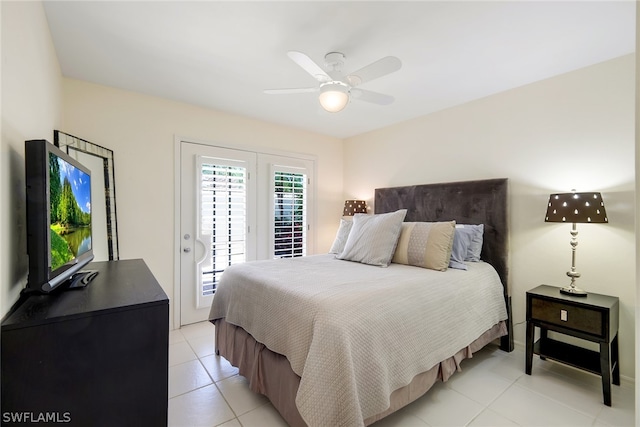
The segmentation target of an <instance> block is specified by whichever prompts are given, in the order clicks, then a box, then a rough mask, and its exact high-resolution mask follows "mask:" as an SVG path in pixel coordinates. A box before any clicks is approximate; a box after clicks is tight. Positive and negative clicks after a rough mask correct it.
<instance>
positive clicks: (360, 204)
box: [342, 200, 367, 216]
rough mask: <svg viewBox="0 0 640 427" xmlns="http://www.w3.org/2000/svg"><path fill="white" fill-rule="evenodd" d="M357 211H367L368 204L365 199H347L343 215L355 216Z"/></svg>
mask: <svg viewBox="0 0 640 427" xmlns="http://www.w3.org/2000/svg"><path fill="white" fill-rule="evenodd" d="M357 213H367V204H366V203H365V201H364V200H345V201H344V210H343V212H342V215H344V216H353V215H355V214H357Z"/></svg>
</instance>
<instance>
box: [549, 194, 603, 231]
mask: <svg viewBox="0 0 640 427" xmlns="http://www.w3.org/2000/svg"><path fill="white" fill-rule="evenodd" d="M544 221H545V222H568V223H588V222H595V223H605V222H609V219H608V218H607V212H606V211H605V209H604V201H603V200H602V196H601V195H600V193H575V192H574V193H560V194H552V195H550V196H549V204H548V205H547V214H546V216H545V218H544Z"/></svg>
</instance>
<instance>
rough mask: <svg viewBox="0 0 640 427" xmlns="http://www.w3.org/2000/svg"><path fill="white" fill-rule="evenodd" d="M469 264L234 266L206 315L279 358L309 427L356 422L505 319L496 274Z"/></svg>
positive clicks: (322, 261)
mask: <svg viewBox="0 0 640 427" xmlns="http://www.w3.org/2000/svg"><path fill="white" fill-rule="evenodd" d="M470 264H471V265H470V266H469V270H467V271H463V270H452V269H449V270H447V271H446V272H440V271H433V270H428V269H424V268H418V267H411V266H406V265H400V264H391V266H389V267H388V268H380V267H372V266H368V265H364V264H359V263H354V262H349V261H342V260H337V259H335V257H334V256H333V255H315V256H308V257H302V258H293V259H281V260H269V261H255V262H249V263H244V264H238V265H233V266H231V267H228V268H227V269H226V271H225V272H224V274H223V276H222V280H221V283H220V285H219V287H218V290H217V292H216V295H215V298H214V301H213V304H212V306H211V313H210V316H209V318H210V319H211V320H214V319H219V318H225V319H226V321H227V322H229V323H232V324H234V325H237V326H240V327H242V328H243V329H245V330H246V331H247V332H249V333H250V334H251V335H252V336H253V337H254V338H255V339H256V340H257V341H259V342H261V343H263V344H265V345H266V346H267V347H268V348H269V349H270V350H272V351H274V352H276V353H280V354H283V355H285V356H286V357H287V359H288V360H289V362H290V363H291V367H292V369H293V371H294V372H295V373H296V374H298V375H299V376H300V377H301V381H300V387H299V389H298V394H297V397H296V405H297V407H298V410H299V411H300V414H301V415H302V418H303V419H304V420H305V421H306V422H307V424H308V425H309V426H312V427H315V426H361V425H364V421H363V420H364V419H366V418H368V417H370V416H373V415H376V414H378V413H381V412H383V411H384V410H386V409H387V408H388V407H389V396H390V395H391V393H392V392H393V391H394V390H396V389H398V388H400V387H403V386H405V385H407V384H408V383H409V382H411V380H412V379H413V377H414V376H415V375H417V374H419V373H421V372H424V371H427V370H428V369H430V368H431V367H433V366H435V365H436V364H437V363H439V362H440V361H442V360H444V359H446V358H448V357H450V356H452V355H453V354H454V353H456V352H457V351H458V350H460V349H462V348H464V347H466V346H467V345H469V344H470V343H471V342H472V341H473V340H475V339H476V338H478V337H479V336H480V335H481V334H482V333H483V332H485V331H486V330H487V329H489V328H491V327H492V326H493V325H495V324H496V323H498V322H499V321H500V320H505V319H506V318H507V312H506V309H505V303H504V298H503V287H502V285H501V283H500V280H499V278H498V275H497V273H496V272H495V270H494V269H493V268H492V267H491V266H490V265H488V264H485V263H483V262H480V263H470Z"/></svg>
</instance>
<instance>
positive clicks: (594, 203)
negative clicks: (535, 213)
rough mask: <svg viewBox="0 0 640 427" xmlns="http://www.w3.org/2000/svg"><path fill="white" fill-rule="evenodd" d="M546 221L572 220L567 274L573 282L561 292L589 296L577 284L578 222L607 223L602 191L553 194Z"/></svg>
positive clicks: (550, 197) (550, 198) (578, 275)
mask: <svg viewBox="0 0 640 427" xmlns="http://www.w3.org/2000/svg"><path fill="white" fill-rule="evenodd" d="M544 221H545V222H570V223H572V224H573V226H572V228H571V270H570V271H567V276H569V277H571V284H570V285H569V286H567V287H565V288H561V289H560V292H561V293H563V294H567V295H574V296H587V293H586V292H585V291H583V290H582V289H580V288H578V287H577V286H576V279H577V278H578V277H580V273H578V272H577V271H576V246H578V240H577V236H578V230H577V229H576V224H577V223H607V222H609V220H608V218H607V212H606V211H605V209H604V202H603V200H602V196H601V195H600V193H576V192H575V190H572V192H571V193H559V194H551V195H550V196H549V204H548V206H547V215H546V216H545V219H544Z"/></svg>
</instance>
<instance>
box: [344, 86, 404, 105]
mask: <svg viewBox="0 0 640 427" xmlns="http://www.w3.org/2000/svg"><path fill="white" fill-rule="evenodd" d="M351 96H352V97H353V99H357V100H358V101H365V102H371V103H373V104H378V105H389V104H391V103H393V101H394V100H395V98H394V97H393V96H391V95H385V94H383V93H378V92H373V91H370V90H365V89H359V88H352V89H351Z"/></svg>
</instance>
